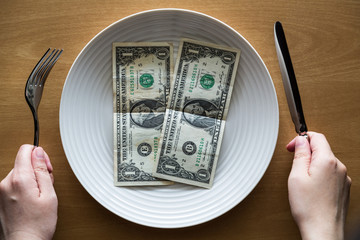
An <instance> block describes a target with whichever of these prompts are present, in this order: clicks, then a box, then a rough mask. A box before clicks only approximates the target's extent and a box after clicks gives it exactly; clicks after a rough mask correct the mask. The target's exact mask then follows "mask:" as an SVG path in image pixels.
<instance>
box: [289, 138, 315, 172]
mask: <svg viewBox="0 0 360 240" xmlns="http://www.w3.org/2000/svg"><path fill="white" fill-rule="evenodd" d="M294 147H295V154H294V161H293V166H292V170H291V171H292V172H293V173H299V174H304V173H306V174H308V173H309V166H310V160H311V150H310V145H309V142H308V140H307V139H306V138H305V137H303V136H298V137H296V138H295V143H294Z"/></svg>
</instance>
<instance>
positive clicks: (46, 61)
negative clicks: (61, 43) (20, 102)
mask: <svg viewBox="0 0 360 240" xmlns="http://www.w3.org/2000/svg"><path fill="white" fill-rule="evenodd" d="M50 50H51V48H49V49H48V50H47V51H46V52H45V54H44V56H42V58H41V59H40V60H39V62H38V63H37V64H36V66H35V67H34V69H33V70H32V72H31V74H30V76H29V78H28V80H27V82H26V85H25V99H26V102H27V103H28V104H29V107H30V110H31V112H32V115H33V118H34V128H35V130H34V146H39V119H38V114H37V112H38V107H39V104H40V100H41V96H42V92H43V90H44V85H45V81H46V78H47V77H48V75H49V73H50V71H51V69H52V68H53V66H54V64H55V63H56V61H57V60H58V59H59V57H60V55H61V53H62V52H63V50H62V49H61V50H60V49H58V50H56V49H53V50H52V51H50Z"/></svg>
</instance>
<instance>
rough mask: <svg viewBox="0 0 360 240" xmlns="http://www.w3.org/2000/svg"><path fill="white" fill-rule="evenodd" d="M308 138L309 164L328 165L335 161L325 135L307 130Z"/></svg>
mask: <svg viewBox="0 0 360 240" xmlns="http://www.w3.org/2000/svg"><path fill="white" fill-rule="evenodd" d="M308 136H309V138H310V147H311V151H312V162H311V165H314V166H318V165H329V164H331V163H335V165H336V163H337V161H338V160H337V159H336V157H335V155H334V153H333V152H332V150H331V147H330V144H329V143H328V141H327V140H326V137H325V136H324V135H323V134H321V133H316V132H308Z"/></svg>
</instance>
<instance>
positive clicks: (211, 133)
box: [153, 39, 240, 188]
mask: <svg viewBox="0 0 360 240" xmlns="http://www.w3.org/2000/svg"><path fill="white" fill-rule="evenodd" d="M239 58H240V50H238V49H233V48H229V47H224V46H218V45H215V44H211V43H205V42H200V41H194V40H190V39H183V40H182V41H181V42H180V46H179V52H178V56H177V60H176V65H175V70H174V82H173V85H172V89H171V92H170V99H169V103H168V108H167V109H166V113H165V120H164V126H163V130H162V139H161V150H160V153H159V156H158V158H157V162H156V166H155V169H154V174H153V175H154V176H156V177H159V178H163V179H168V180H172V181H174V182H180V183H185V184H190V185H195V186H200V187H205V188H211V186H212V184H213V180H214V175H215V170H216V165H217V160H218V156H219V152H220V145H221V140H222V136H223V133H224V127H225V121H226V116H227V112H228V108H229V103H230V98H231V93H232V89H233V85H234V80H235V75H236V72H237V67H238V64H239Z"/></svg>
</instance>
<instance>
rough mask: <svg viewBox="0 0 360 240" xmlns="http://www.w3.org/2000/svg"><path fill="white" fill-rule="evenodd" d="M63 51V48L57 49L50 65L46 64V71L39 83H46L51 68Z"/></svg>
mask: <svg viewBox="0 0 360 240" xmlns="http://www.w3.org/2000/svg"><path fill="white" fill-rule="evenodd" d="M62 52H63V49H61V50H57V51H56V52H55V54H54V56H53V57H52V58H51V60H50V62H49V63H48V66H46V71H45V72H44V73H43V74H42V76H41V79H40V82H39V85H45V81H46V79H47V77H48V75H49V73H50V71H51V69H52V68H53V66H54V65H55V63H56V62H57V60H58V59H59V57H60V55H61V53H62Z"/></svg>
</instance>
